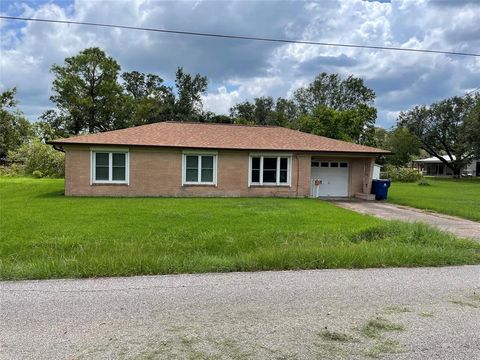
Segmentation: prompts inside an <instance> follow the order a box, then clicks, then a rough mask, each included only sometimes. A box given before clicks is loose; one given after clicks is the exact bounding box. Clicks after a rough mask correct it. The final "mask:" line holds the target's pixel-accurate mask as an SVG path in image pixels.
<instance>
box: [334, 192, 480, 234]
mask: <svg viewBox="0 0 480 360" xmlns="http://www.w3.org/2000/svg"><path fill="white" fill-rule="evenodd" d="M331 202H332V203H333V204H335V205H337V206H340V207H343V208H345V209H349V210H353V211H356V212H359V213H362V214H367V215H373V216H376V217H379V218H382V219H386V220H400V221H407V222H417V221H418V222H422V223H425V224H428V225H432V226H434V227H437V228H439V229H441V230H444V231H449V232H451V233H453V234H455V235H457V236H460V237H464V238H470V239H474V240H478V241H480V223H478V222H475V221H470V220H466V219H462V218H459V217H455V216H449V215H443V214H437V213H433V212H428V211H422V210H419V209H414V208H411V207H408V206H401V205H395V204H389V203H386V202H382V201H362V200H335V201H331Z"/></svg>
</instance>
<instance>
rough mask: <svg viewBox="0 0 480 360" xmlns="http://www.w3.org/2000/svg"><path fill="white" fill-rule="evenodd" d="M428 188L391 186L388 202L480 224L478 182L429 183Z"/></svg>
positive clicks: (474, 180)
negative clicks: (479, 222)
mask: <svg viewBox="0 0 480 360" xmlns="http://www.w3.org/2000/svg"><path fill="white" fill-rule="evenodd" d="M428 182H429V183H430V186H419V185H418V184H416V183H400V182H394V183H392V186H391V187H390V189H389V190H388V201H389V202H392V203H396V204H400V205H407V206H412V207H415V208H419V209H424V210H431V211H435V212H439V213H443V214H447V215H454V216H460V217H463V218H466V219H470V220H474V221H480V179H460V180H453V179H450V178H449V179H439V178H432V179H428Z"/></svg>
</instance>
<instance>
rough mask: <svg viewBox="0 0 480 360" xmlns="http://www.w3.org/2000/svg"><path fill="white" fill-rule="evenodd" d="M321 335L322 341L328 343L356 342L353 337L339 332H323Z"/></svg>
mask: <svg viewBox="0 0 480 360" xmlns="http://www.w3.org/2000/svg"><path fill="white" fill-rule="evenodd" d="M319 335H320V336H321V337H322V339H324V340H328V341H339V342H350V341H353V340H354V338H353V337H352V336H351V335H348V334H345V333H341V332H338V331H331V330H323V331H322V332H320V333H319Z"/></svg>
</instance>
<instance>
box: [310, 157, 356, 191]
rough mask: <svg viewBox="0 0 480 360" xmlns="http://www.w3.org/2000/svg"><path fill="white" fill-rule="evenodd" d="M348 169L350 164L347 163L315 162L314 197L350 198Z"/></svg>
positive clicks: (313, 172)
mask: <svg viewBox="0 0 480 360" xmlns="http://www.w3.org/2000/svg"><path fill="white" fill-rule="evenodd" d="M348 167H349V164H348V162H346V161H313V162H312V171H311V180H312V185H311V189H312V191H311V194H312V196H313V197H320V196H321V197H328V196H332V197H337V196H338V197H343V196H348V183H349V181H348V174H349V171H348V170H349V169H348Z"/></svg>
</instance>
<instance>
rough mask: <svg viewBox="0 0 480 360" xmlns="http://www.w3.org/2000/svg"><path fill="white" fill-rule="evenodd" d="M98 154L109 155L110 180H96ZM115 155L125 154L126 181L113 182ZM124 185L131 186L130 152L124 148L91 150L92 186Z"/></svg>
mask: <svg viewBox="0 0 480 360" xmlns="http://www.w3.org/2000/svg"><path fill="white" fill-rule="evenodd" d="M96 153H107V154H108V180H96V156H95V154H96ZM113 154H125V180H112V173H113ZM94 184H122V185H130V151H129V150H128V149H124V148H91V149H90V185H94Z"/></svg>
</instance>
